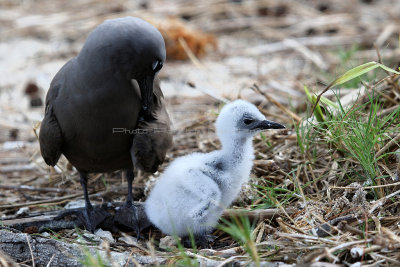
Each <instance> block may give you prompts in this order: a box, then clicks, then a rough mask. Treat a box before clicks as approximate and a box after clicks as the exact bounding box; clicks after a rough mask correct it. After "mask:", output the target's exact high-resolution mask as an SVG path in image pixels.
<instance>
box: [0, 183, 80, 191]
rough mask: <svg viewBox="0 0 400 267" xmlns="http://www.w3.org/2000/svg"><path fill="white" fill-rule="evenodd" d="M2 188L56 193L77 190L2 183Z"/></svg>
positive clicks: (0, 186) (0, 187)
mask: <svg viewBox="0 0 400 267" xmlns="http://www.w3.org/2000/svg"><path fill="white" fill-rule="evenodd" d="M0 189H7V190H15V191H37V192H54V193H75V191H72V190H68V189H62V188H52V187H33V186H29V185H5V184H2V185H0Z"/></svg>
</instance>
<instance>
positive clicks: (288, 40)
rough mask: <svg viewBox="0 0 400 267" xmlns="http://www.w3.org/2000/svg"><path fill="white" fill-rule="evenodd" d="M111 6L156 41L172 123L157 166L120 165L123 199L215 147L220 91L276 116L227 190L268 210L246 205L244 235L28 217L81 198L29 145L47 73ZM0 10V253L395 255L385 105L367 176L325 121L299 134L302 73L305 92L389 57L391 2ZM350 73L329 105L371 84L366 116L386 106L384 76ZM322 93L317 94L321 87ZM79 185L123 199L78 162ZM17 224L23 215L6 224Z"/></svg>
mask: <svg viewBox="0 0 400 267" xmlns="http://www.w3.org/2000/svg"><path fill="white" fill-rule="evenodd" d="M124 16H138V17H142V18H144V19H146V20H148V21H150V22H151V23H153V24H154V25H156V26H157V27H158V28H159V29H160V31H161V32H162V34H163V36H164V38H165V40H166V45H167V51H168V59H167V63H166V64H165V67H164V68H163V69H162V71H161V72H160V78H161V80H162V84H161V86H162V89H163V91H164V94H165V96H166V98H167V101H168V108H169V112H170V115H171V117H172V121H173V130H174V147H173V149H172V151H171V152H170V153H169V154H168V155H167V160H166V162H165V164H163V165H162V167H161V168H160V170H159V172H157V173H155V174H153V175H149V174H146V173H141V172H138V173H136V178H135V184H134V197H135V200H137V201H144V200H145V198H146V195H147V194H148V192H149V190H150V189H151V186H152V185H153V184H154V182H155V181H156V180H157V177H158V176H159V174H160V172H162V171H163V169H164V168H165V167H166V166H167V165H168V163H169V162H170V161H171V160H172V159H174V158H176V157H178V156H180V155H185V154H187V153H191V152H194V151H201V152H208V151H212V150H215V149H218V148H219V147H220V144H219V142H218V140H217V138H216V136H215V133H214V127H213V123H214V121H215V119H216V116H217V114H218V110H219V109H220V107H221V105H222V104H223V102H224V101H226V100H227V99H228V100H233V99H236V98H244V99H247V100H249V101H251V102H253V103H255V104H257V105H258V107H259V108H260V110H261V111H262V112H263V113H264V114H265V115H266V116H267V117H268V118H269V119H272V120H275V121H277V122H280V123H283V124H285V125H287V126H288V129H286V130H280V131H271V132H266V133H264V134H262V135H260V136H258V137H256V138H255V141H254V147H255V152H256V160H255V162H254V168H253V172H252V175H251V179H250V182H249V184H248V185H246V186H244V188H243V190H242V192H241V194H240V196H239V198H238V199H237V201H236V202H235V203H234V207H233V208H234V209H240V210H243V209H245V210H253V209H256V210H257V211H258V210H261V211H264V212H266V213H268V214H270V213H269V212H270V211H271V210H272V211H274V210H275V213H274V214H276V216H270V215H268V216H259V215H257V216H258V217H257V216H255V217H252V218H251V220H252V221H253V222H254V224H253V226H254V228H253V232H252V236H253V239H252V241H248V242H242V241H237V240H235V239H234V238H233V237H232V236H230V235H229V234H228V233H226V232H224V231H222V230H216V231H215V232H214V233H213V234H214V235H215V236H216V239H215V240H214V241H213V242H212V243H210V247H209V248H204V249H182V248H180V247H179V245H178V244H177V243H176V240H175V239H173V238H171V237H166V236H164V235H163V234H162V233H161V232H160V231H158V230H157V229H155V228H149V229H147V230H145V231H144V232H143V234H142V239H140V240H136V239H135V238H133V237H134V236H135V234H134V233H133V232H125V233H124V232H118V233H111V232H108V231H103V230H98V231H96V233H95V234H90V233H88V232H86V231H84V230H80V229H77V228H75V227H74V225H70V224H69V225H68V223H66V224H64V225H61V226H60V227H59V228H60V229H58V230H56V231H53V230H52V231H50V230H46V229H42V230H39V228H38V227H37V225H36V224H33V223H32V222H35V221H43V220H50V221H51V220H52V218H53V217H54V215H55V214H57V213H58V212H59V211H60V210H62V209H64V208H66V207H67V208H68V207H70V208H74V207H81V206H82V205H83V203H82V201H81V200H82V193H81V186H80V184H79V177H78V173H77V171H76V170H75V169H74V168H73V167H72V166H71V165H70V164H69V163H68V162H67V160H66V159H65V158H63V157H62V158H61V160H60V161H59V163H58V164H57V166H56V167H55V168H50V167H48V166H47V165H46V164H45V163H44V161H43V159H42V158H41V155H40V151H39V144H38V140H37V133H38V126H39V123H40V121H41V119H42V117H43V112H44V108H43V102H44V96H45V93H46V91H47V89H48V87H49V84H50V81H51V79H52V78H53V76H54V75H55V73H56V72H57V71H58V70H59V69H60V67H61V66H62V65H63V64H64V63H65V62H66V61H67V60H68V59H69V58H71V57H73V56H75V55H77V53H78V52H79V50H80V48H81V47H82V44H83V43H84V41H85V38H86V36H87V34H88V33H89V32H90V30H92V29H93V28H94V27H96V26H97V25H98V24H100V23H101V22H102V21H104V20H105V19H109V18H116V17H124ZM0 22H1V23H0V76H1V79H0V265H2V266H3V265H4V266H17V263H16V262H18V264H22V265H27V266H59V265H69V266H81V265H82V264H83V265H88V266H98V265H99V264H100V263H101V262H103V263H105V264H107V265H113V266H122V265H126V266H133V265H157V264H168V265H181V266H187V265H196V264H200V265H201V266H246V265H254V266H259V265H260V264H261V265H263V266H362V265H363V266H364V265H366V266H390V265H392V266H400V245H399V244H400V242H399V241H400V214H399V212H400V210H399V207H398V206H399V194H400V190H399V185H400V183H399V182H398V175H399V170H400V163H399V161H400V160H399V157H397V156H396V155H397V154H396V153H398V148H399V141H398V140H399V139H400V136H399V133H398V132H396V130H397V129H398V125H399V120H398V115H397V114H398V113H396V116H397V117H396V118H395V119H394V120H393V122H392V124H391V125H388V126H387V127H388V128H389V127H392V128H393V129H396V130H394V131H392V132H389V133H388V134H386V135H385V136H384V138H383V139H382V140H380V143H379V144H377V145H376V146H375V147H372V148H371V151H372V152H371V153H372V154H373V155H374V159H376V160H375V162H374V164H375V165H376V171H377V173H375V177H372V178H371V177H369V178H371V179H373V180H374V181H376V182H375V183H370V181H369V180H368V179H369V178H368V177H367V176H368V175H367V174H366V172H365V170H364V167H363V165H362V162H361V161H358V160H357V158H356V157H352V156H351V155H349V154H346V153H344V152H343V151H347V150H348V147H346V146H342V147H340V145H339V146H338V144H337V143H335V142H336V141H335V142H327V139H326V136H330V134H331V133H329V134H327V135H324V134H321V135H319V134H320V133H315V132H314V135H309V136H307V135H304V132H302V129H305V125H307V123H309V122H310V121H312V122H315V118H314V117H313V116H310V110H311V108H312V107H311V105H310V101H309V100H308V99H307V96H306V94H305V91H304V85H307V86H308V87H309V88H312V90H313V91H314V92H315V93H317V94H318V93H319V92H321V91H322V90H323V89H324V88H325V87H326V86H327V85H328V84H329V83H330V82H331V81H333V80H334V79H335V78H336V77H337V76H338V75H339V74H342V73H343V72H345V71H346V70H348V69H350V68H352V67H355V66H357V65H360V64H362V63H365V62H368V61H379V62H382V63H384V64H385V65H386V66H388V67H390V68H392V69H398V67H399V64H400V43H399V40H400V39H399V29H400V1H397V0H387V1H377V0H368V1H367V0H351V1H334V0H325V1H319V0H313V1H306V0H300V1H294V0H293V1H290V0H285V1H279V0H249V1H241V0H224V1H211V0H206V1H179V0H173V1H162V0H151V1H129V2H127V1H121V0H117V1H106V0H101V1H93V0H80V1H73V4H72V3H71V1H66V0H60V1H50V0H36V1H34V0H24V1H12V0H2V1H0ZM382 73H383V75H382ZM379 75H381V76H382V77H381V76H379ZM363 80H364V82H363V83H360V82H358V83H356V84H354V86H353V87H351V86H347V87H346V88H345V87H343V88H341V91H340V96H339V97H340V100H341V103H342V104H343V106H348V105H352V104H354V103H356V104H360V105H361V104H365V103H366V104H365V105H366V106H367V107H368V99H369V98H368V97H369V92H372V91H373V92H376V93H377V95H378V98H379V101H380V103H381V105H380V110H379V111H378V116H385V115H387V114H390V113H391V112H393V111H395V110H396V109H398V108H399V102H400V85H399V79H398V76H396V75H392V74H389V73H388V74H386V73H384V72H380V73H378V76H377V77H371V76H366V77H365V76H364V77H363ZM254 84H256V86H254ZM335 92H336V91H334V90H330V91H328V92H326V93H325V94H324V96H325V97H327V98H329V99H330V100H332V101H336V100H337V98H336V96H335ZM324 112H326V113H327V112H328V111H327V110H325V109H324ZM361 112H362V111H361V110H360V121H362V120H363V119H364V118H363V117H362V116H364V115H363V113H361ZM365 116H366V117H368V112H367V113H366V115H365ZM344 119H345V118H344ZM316 136H317V137H316ZM311 139H312V142H311V141H310V140H311ZM307 140H308V141H310V142H307ZM339 143H340V142H339ZM304 144H308V146H305V145H304ZM382 155H383V157H380V156H382ZM375 178H377V179H376V180H375ZM88 185H89V188H90V194H91V200H92V201H93V203H96V204H99V205H100V204H103V205H116V203H117V204H118V203H120V202H123V201H124V200H125V197H126V188H127V183H126V178H125V177H124V175H123V174H122V172H114V173H106V174H94V175H91V176H90V179H89V183H88ZM109 203H111V204H109ZM267 209H268V210H267ZM267 211H268V212H267ZM229 212H232V213H233V211H231V210H230V211H229ZM228 215H229V214H228ZM228 215H226V217H229V216H228ZM23 223H28V224H29V225H31V226H32V225H34V226H35V227H21V228H18V227H15V225H18V224H19V225H23ZM13 226H14V227H13ZM53 226H54V225H53ZM56 228H57V227H55V228H54V229H56ZM249 244H250V245H251V244H253V245H254V246H253V247H252V248H253V250H249ZM250 247H251V246H250ZM251 251H253V252H254V251H256V255H254V253H253V254H252V253H251ZM100 258H101V259H100Z"/></svg>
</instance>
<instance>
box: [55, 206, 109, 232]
mask: <svg viewBox="0 0 400 267" xmlns="http://www.w3.org/2000/svg"><path fill="white" fill-rule="evenodd" d="M66 216H75V217H76V218H77V221H78V223H77V226H78V227H82V226H83V227H85V229H86V230H88V231H90V232H91V233H94V231H95V230H96V228H97V227H98V226H100V227H101V228H104V229H110V228H112V227H113V223H112V217H113V216H112V215H111V214H110V213H108V212H107V211H106V210H104V209H103V208H101V207H90V208H79V209H72V210H65V211H62V212H61V213H60V214H59V215H57V217H55V218H54V219H55V220H61V219H62V218H64V217H66Z"/></svg>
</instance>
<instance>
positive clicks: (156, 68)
mask: <svg viewBox="0 0 400 267" xmlns="http://www.w3.org/2000/svg"><path fill="white" fill-rule="evenodd" d="M152 67H153V71H154V72H159V71H160V70H161V68H162V67H163V63H162V62H161V61H159V60H157V61H155V62H154V63H153V66H152Z"/></svg>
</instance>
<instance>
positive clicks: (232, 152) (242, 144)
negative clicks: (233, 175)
mask: <svg viewBox="0 0 400 267" xmlns="http://www.w3.org/2000/svg"><path fill="white" fill-rule="evenodd" d="M222 154H223V155H224V156H225V158H226V159H227V160H229V161H230V162H232V163H233V164H235V165H237V164H240V163H242V162H243V161H244V160H250V161H252V160H253V157H254V156H253V154H254V152H253V143H252V138H234V139H231V140H229V142H225V143H223V144H222Z"/></svg>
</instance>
